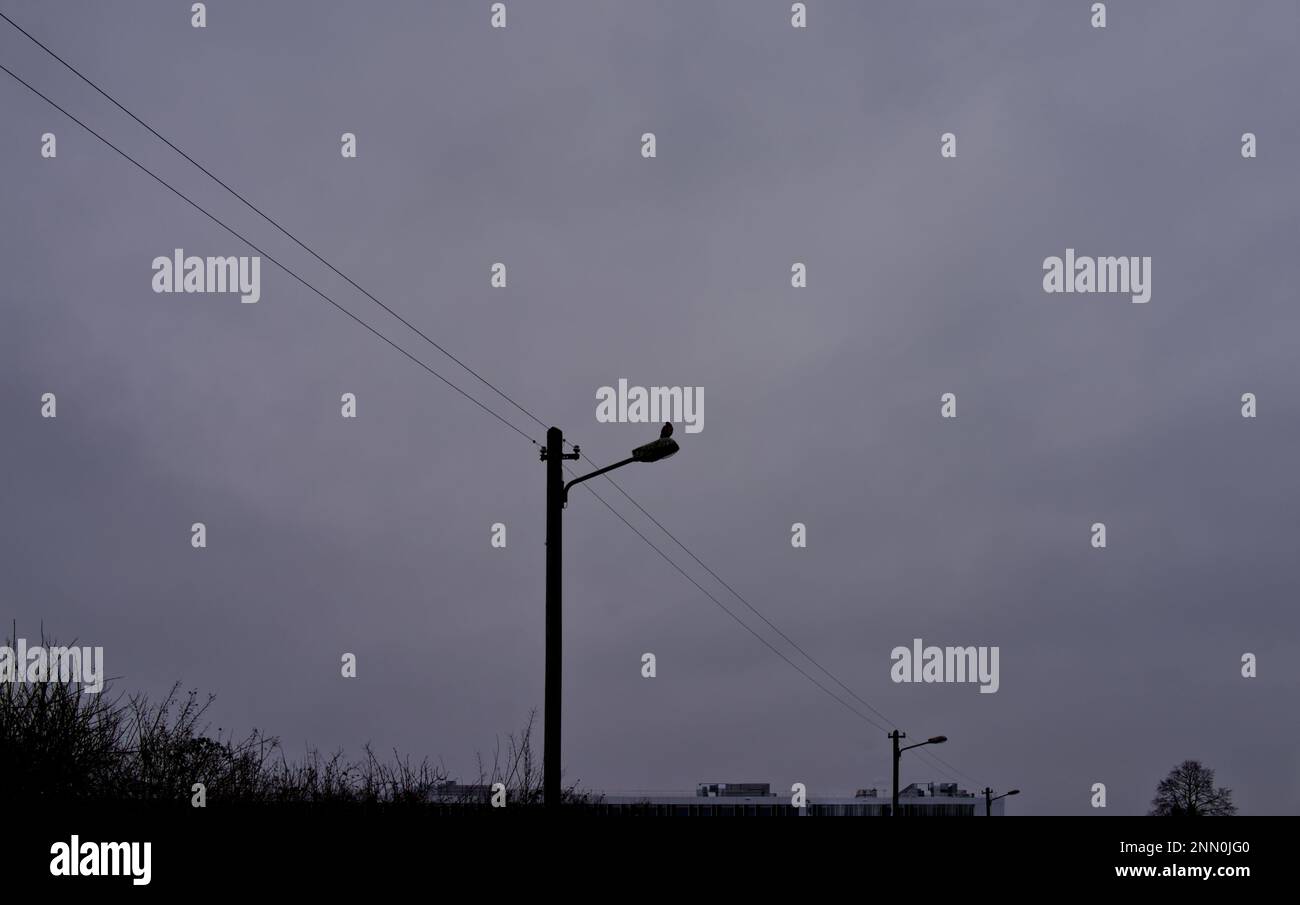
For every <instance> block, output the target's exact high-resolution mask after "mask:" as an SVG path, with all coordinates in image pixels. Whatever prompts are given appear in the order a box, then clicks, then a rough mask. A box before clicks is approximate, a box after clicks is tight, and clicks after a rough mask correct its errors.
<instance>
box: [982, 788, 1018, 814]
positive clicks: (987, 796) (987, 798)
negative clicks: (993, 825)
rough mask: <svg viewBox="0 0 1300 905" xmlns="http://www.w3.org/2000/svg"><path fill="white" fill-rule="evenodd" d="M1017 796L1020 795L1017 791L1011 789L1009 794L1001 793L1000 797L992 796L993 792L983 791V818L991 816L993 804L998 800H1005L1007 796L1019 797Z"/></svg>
mask: <svg viewBox="0 0 1300 905" xmlns="http://www.w3.org/2000/svg"><path fill="white" fill-rule="evenodd" d="M1019 794H1020V790H1019V789H1012V790H1011V791H1010V792H1003V793H1002V794H1001V795H998V796H994V795H993V790H992V789H988V788H986V789H985V790H984V816H985V817H992V816H993V802H995V801H997V800H998V799H999V798H1006V797H1007V796H1008V795H1019Z"/></svg>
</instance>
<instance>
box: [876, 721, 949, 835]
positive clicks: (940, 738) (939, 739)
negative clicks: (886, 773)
mask: <svg viewBox="0 0 1300 905" xmlns="http://www.w3.org/2000/svg"><path fill="white" fill-rule="evenodd" d="M889 738H892V739H893V740H894V807H893V809H892V810H890V812H889V814H890V816H891V817H897V816H898V761H899V759H900V758H902V756H903V752H904V751H911V750H912V749H913V748H920V747H921V746H922V745H942V744H943V743H944V742H946V741H948V736H946V735H936V736H934V737H932V738H928V739H926V740H925V741H923V742H917V743H916V744H915V745H908V746H906V747H904V748H900V747H898V740H899V739H902V738H907V733H906V732H899V731H898V730H897V729H895V730H894V731H893V732H891V733H889Z"/></svg>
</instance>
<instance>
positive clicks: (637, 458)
mask: <svg viewBox="0 0 1300 905" xmlns="http://www.w3.org/2000/svg"><path fill="white" fill-rule="evenodd" d="M672 432H673V428H672V425H671V424H665V425H664V427H663V430H662V432H660V434H659V439H658V440H655V441H653V442H650V443H647V444H645V445H644V446H638V447H637V448H636V449H634V450H632V455H631V456H630V457H629V458H626V459H624V460H623V461H621V462H615V463H614V464H613V465H607V466H605V467H604V468H598V469H596V470H595V471H593V472H591V473H590V474H585V475H583V476H582V477H580V478H575V479H574V480H572V481H570V482H569V483H567V484H566V483H564V461H565V460H566V459H578V458H580V457H581V455H582V451H581V450H580V449H579V448H578V447H577V446H575V447H573V452H571V453H566V452H565V451H564V432H563V431H561V430H560V429H559V428H558V427H553V428H551V429H550V430H548V431H547V432H546V445H545V446H544V447H542V450H541V458H542V461H543V462H545V463H546V689H545V691H544V711H545V712H544V714H543V717H542V801H543V802H544V804H545V806H546V808H547V810H552V811H553V810H556V809H558V808H559V807H560V795H561V792H560V700H561V694H560V687H561V664H562V662H563V656H564V645H563V640H562V639H563V636H564V625H563V616H564V608H563V606H562V596H563V586H562V584H561V575H562V574H563V566H564V557H563V550H564V518H563V513H564V507H565V504H567V503H568V499H569V488H570V487H572V486H573V485H574V484H581V483H582V482H583V481H586V480H590V479H591V478H594V477H596V476H597V475H603V474H605V473H606V472H609V471H613V470H614V469H615V468H621V467H622V466H624V465H627V464H629V463H631V462H658V461H659V460H660V459H666V458H668V457H669V456H671V455H672V454H673V453H675V452H677V450H678V446H677V442H676V441H675V440H673V439H672V438H671V434H672Z"/></svg>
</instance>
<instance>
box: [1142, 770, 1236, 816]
mask: <svg viewBox="0 0 1300 905" xmlns="http://www.w3.org/2000/svg"><path fill="white" fill-rule="evenodd" d="M1236 813H1237V806H1236V805H1235V804H1233V803H1232V790H1231V789H1225V788H1223V787H1222V786H1219V787H1217V788H1216V787H1215V785H1214V771H1213V770H1211V769H1209V768H1208V767H1203V766H1201V762H1200V761H1198V760H1185V761H1183V762H1182V763H1181V764H1179V765H1178V766H1177V767H1174V768H1173V769H1172V770H1170V771H1169V775H1168V776H1166V777H1165V778H1164V779H1162V780H1160V785H1159V786H1158V787H1157V788H1156V797H1155V798H1153V799H1151V811H1150V814H1149V816H1151V817H1231V816H1233V815H1234V814H1236Z"/></svg>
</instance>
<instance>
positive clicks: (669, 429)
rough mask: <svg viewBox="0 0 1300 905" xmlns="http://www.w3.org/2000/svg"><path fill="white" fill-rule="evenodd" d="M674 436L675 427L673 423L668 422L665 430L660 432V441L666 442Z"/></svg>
mask: <svg viewBox="0 0 1300 905" xmlns="http://www.w3.org/2000/svg"><path fill="white" fill-rule="evenodd" d="M672 435H673V425H672V422H667V423H665V424H664V429H663V430H661V431H660V432H659V439H660V440H666V439H667V438H669V437H671V436H672Z"/></svg>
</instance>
